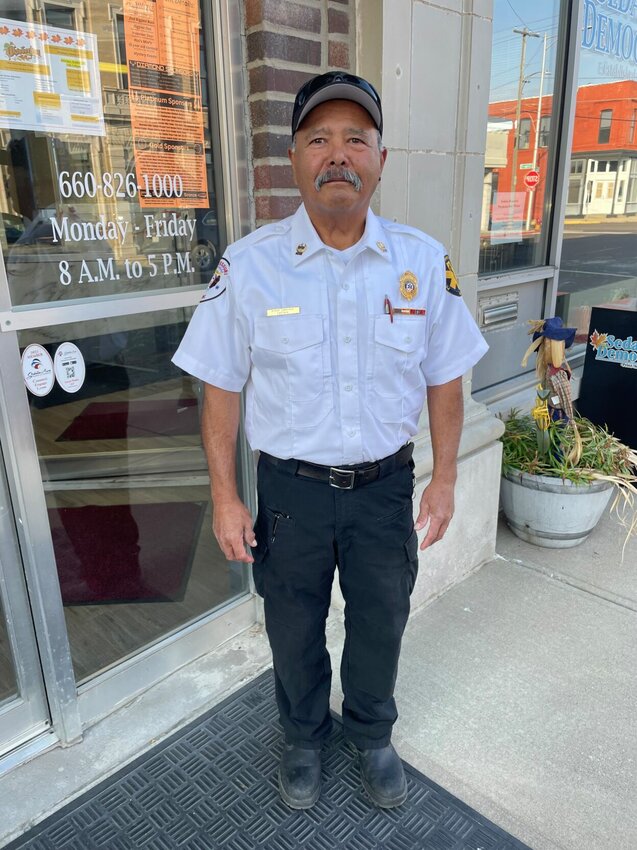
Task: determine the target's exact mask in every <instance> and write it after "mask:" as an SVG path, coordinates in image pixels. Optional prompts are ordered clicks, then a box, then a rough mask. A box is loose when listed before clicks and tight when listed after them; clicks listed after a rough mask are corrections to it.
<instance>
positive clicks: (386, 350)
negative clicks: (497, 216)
mask: <svg viewBox="0 0 637 850" xmlns="http://www.w3.org/2000/svg"><path fill="white" fill-rule="evenodd" d="M486 350H487V344H486V343H485V341H484V339H483V337H482V335H481V334H480V332H479V330H478V328H477V326H476V323H475V321H474V319H473V317H472V316H471V314H470V313H469V310H468V309H467V307H466V305H465V303H464V301H463V300H462V297H461V295H460V291H459V289H458V285H457V280H456V278H455V275H454V273H453V269H452V268H451V264H450V263H449V260H448V258H447V256H446V254H445V251H444V248H443V247H442V245H440V244H439V243H438V242H436V241H435V240H433V239H431V238H430V237H429V236H427V235H426V234H424V233H422V232H421V231H419V230H416V229H415V228H411V227H408V226H407V225H402V224H396V223H394V222H389V221H387V220H384V219H381V218H378V217H377V216H375V215H374V214H373V213H372V212H371V210H370V211H369V212H368V215H367V220H366V226H365V232H364V234H363V237H362V238H361V240H360V241H359V242H358V243H357V244H356V245H355V246H352V248H349V249H347V251H345V252H338V251H334V250H333V249H330V248H328V247H327V246H326V245H325V244H324V243H323V242H322V241H321V240H320V238H319V236H318V234H317V233H316V231H315V229H314V227H313V225H312V223H311V221H310V219H309V217H308V215H307V213H306V211H305V209H304V207H303V206H301V207H300V208H299V209H298V210H297V212H296V213H295V214H294V215H293V216H290V217H289V218H287V219H285V220H283V221H281V222H278V223H276V224H271V225H266V226H265V227H262V228H260V229H259V230H257V231H255V232H254V233H252V234H250V235H249V236H247V237H245V238H244V239H241V240H239V241H238V242H235V243H234V244H233V245H231V246H229V247H228V249H227V250H226V252H225V255H224V257H223V258H222V260H221V261H220V263H219V266H218V268H217V271H216V272H215V274H214V276H213V278H212V280H211V282H210V285H209V287H208V289H207V290H206V292H205V293H204V295H203V297H202V299H201V303H200V304H199V305H198V307H197V309H196V310H195V313H194V315H193V317H192V319H191V322H190V325H189V327H188V329H187V331H186V334H185V335H184V338H183V340H182V343H181V345H180V346H179V349H178V351H177V353H176V354H175V357H174V358H173V359H174V362H175V363H176V365H177V366H180V367H181V368H182V369H184V370H185V371H186V372H189V373H190V374H192V375H194V376H196V377H197V378H200V379H201V380H202V381H205V382H206V383H209V384H212V385H214V386H217V387H220V388H222V389H225V390H230V391H233V392H239V391H241V390H242V389H244V387H245V390H246V419H245V428H246V435H247V437H248V441H249V443H250V446H251V447H252V448H253V449H259V450H261V451H266V452H268V453H270V454H273V455H275V456H277V457H280V458H291V457H294V458H298V459H301V460H306V461H310V462H314V463H321V464H328V465H332V466H333V465H338V464H352V463H362V462H364V461H372V460H378V459H380V458H382V457H386V456H387V455H390V454H392V453H393V452H395V451H397V450H398V449H399V448H400V446H401V445H403V444H404V443H405V442H406V441H407V440H408V439H410V438H411V437H413V436H415V435H416V433H417V432H418V420H419V417H420V413H421V410H422V407H423V404H424V401H425V398H426V391H427V386H428V385H429V386H433V385H438V384H444V383H447V382H448V381H451V380H453V379H454V378H458V377H460V376H461V375H463V374H464V373H465V372H466V371H467V370H468V369H470V368H471V367H472V366H473V365H475V363H477V361H478V360H479V359H480V358H481V357H482V356H483V354H484V353H485V352H486Z"/></svg>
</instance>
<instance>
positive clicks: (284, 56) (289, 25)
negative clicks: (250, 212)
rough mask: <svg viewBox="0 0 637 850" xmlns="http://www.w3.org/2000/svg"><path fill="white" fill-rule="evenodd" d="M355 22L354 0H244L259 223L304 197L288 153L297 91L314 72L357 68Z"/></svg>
mask: <svg viewBox="0 0 637 850" xmlns="http://www.w3.org/2000/svg"><path fill="white" fill-rule="evenodd" d="M354 23H355V0H245V24H246V48H247V49H246V53H247V58H248V103H249V107H250V115H249V120H250V125H251V131H252V163H253V169H252V175H251V178H252V189H253V197H254V199H255V219H256V222H255V223H256V225H257V226H260V225H262V224H265V223H266V222H269V221H273V220H277V219H280V218H283V217H284V216H286V215H290V214H291V213H293V212H294V211H295V210H296V208H297V207H298V205H299V203H300V199H299V195H298V192H297V191H296V188H295V186H294V182H293V180H292V171H291V168H290V165H289V160H288V157H287V149H288V146H289V144H290V121H291V119H292V106H293V104H294V96H295V94H296V92H297V90H298V89H299V88H300V86H301V85H303V83H304V82H305V81H306V80H308V79H309V78H310V77H313V76H315V75H316V74H322V73H324V72H325V71H329V70H335V69H338V68H343V69H345V70H353V65H354V62H355V52H354Z"/></svg>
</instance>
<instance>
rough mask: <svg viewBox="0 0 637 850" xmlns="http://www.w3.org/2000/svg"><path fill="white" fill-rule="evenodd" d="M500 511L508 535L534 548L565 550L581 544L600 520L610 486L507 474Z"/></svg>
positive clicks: (602, 482)
mask: <svg viewBox="0 0 637 850" xmlns="http://www.w3.org/2000/svg"><path fill="white" fill-rule="evenodd" d="M500 494H501V499H502V509H503V511H504V515H505V517H506V521H507V523H508V524H509V527H510V529H511V531H512V532H513V533H514V534H516V535H517V536H518V537H520V538H521V539H522V540H526V541H527V542H528V543H534V544H535V545H536V546H548V547H551V548H554V549H566V548H568V547H570V546H577V545H578V543H583V542H584V540H586V538H587V537H588V535H589V534H590V533H591V531H592V530H593V529H594V528H595V526H596V525H597V523H598V522H599V520H600V519H601V517H602V514H603V513H604V510H605V509H606V506H607V505H608V502H609V501H610V497H611V496H612V494H613V485H612V484H610V483H609V482H608V481H594V482H591V483H590V484H573V482H572V481H563V480H562V479H561V478H551V477H549V476H547V475H530V474H529V473H528V472H518V471H516V470H507V471H506V472H504V473H503V474H502V487H501V491H500Z"/></svg>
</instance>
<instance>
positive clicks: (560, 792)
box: [0, 516, 637, 850]
mask: <svg viewBox="0 0 637 850" xmlns="http://www.w3.org/2000/svg"><path fill="white" fill-rule="evenodd" d="M622 543H623V533H622V531H621V529H620V528H619V526H618V525H617V524H616V523H615V522H614V521H613V520H612V519H610V518H609V517H608V516H607V517H605V518H604V520H603V521H602V523H601V525H600V526H599V527H598V529H596V531H595V532H594V533H593V534H592V535H591V537H590V538H589V540H588V541H586V542H585V543H584V544H582V545H581V546H579V547H576V548H574V549H570V550H551V549H538V548H536V547H533V546H530V545H529V544H526V543H523V542H522V541H520V540H518V539H517V538H516V537H514V536H513V535H512V534H511V533H510V532H509V531H508V529H507V528H506V527H505V526H504V525H501V526H500V529H499V535H498V542H497V551H498V557H497V558H496V559H495V560H494V561H491V562H490V563H488V564H486V565H485V566H483V567H482V568H481V569H479V570H478V571H477V572H475V573H473V574H472V575H470V576H469V577H468V578H466V579H465V580H464V581H463V582H461V583H460V584H458V585H456V586H455V587H453V588H452V589H451V590H449V591H447V592H446V593H445V594H444V595H443V596H441V597H440V598H438V599H436V600H434V601H433V602H430V603H429V604H428V605H426V606H425V607H424V608H423V609H421V610H420V611H417V612H415V614H414V616H413V617H412V619H411V620H410V623H409V626H408V629H407V632H406V635H405V639H404V645H403V653H402V660H401V670H400V675H399V679H398V684H397V693H396V697H397V701H398V705H399V710H400V719H399V722H398V724H397V727H396V730H395V735H394V741H395V743H396V746H397V749H398V750H399V752H400V753H401V755H402V756H403V758H405V759H406V760H407V761H409V762H410V763H411V764H413V765H414V766H415V767H417V768H418V769H419V770H421V771H422V772H423V773H425V774H426V775H427V776H429V777H430V778H431V779H433V780H434V781H435V782H438V783H439V784H440V785H442V786H443V787H445V788H446V789H448V790H449V791H450V792H451V793H452V794H455V795H456V796H457V797H459V798H460V799H462V800H464V801H465V802H466V803H468V804H469V805H470V806H473V807H474V808H475V809H477V810H478V811H479V812H481V813H482V814H483V815H485V816H486V817H488V818H490V819H491V820H492V821H494V822H495V823H497V824H498V825H500V826H501V827H503V828H504V829H506V830H507V831H509V832H511V833H512V834H513V835H515V836H516V837H518V838H520V839H521V840H522V841H524V842H525V843H527V844H528V845H529V846H530V847H532V848H533V850H635V848H637V721H636V720H635V715H636V713H637V706H636V702H637V700H636V699H635V697H636V696H637V676H636V671H637V541H632V542H631V543H630V544H629V545H628V547H627V549H626V557H625V561H624V563H623V564H620V557H621V546H622ZM341 619H342V618H341V616H340V614H339V612H335V615H334V616H333V617H332V618H331V621H330V626H329V630H328V634H329V645H330V649H331V651H332V661H333V667H334V669H335V670H338V659H339V658H340V652H341V648H342V636H343V635H342V624H341ZM269 663H270V658H269V650H268V647H267V642H266V640H265V637H264V635H263V631H262V630H261V629H260V628H258V627H257V628H254V629H251V630H250V631H249V632H245V633H244V634H242V635H241V636H239V637H238V638H236V639H234V640H232V641H230V642H229V643H228V644H226V645H224V646H223V647H221V648H220V649H219V650H218V651H217V652H214V653H210V654H209V655H207V656H205V657H203V658H201V659H198V660H197V661H195V662H193V663H192V664H189V665H187V666H186V667H184V668H182V669H181V670H179V671H177V672H176V673H175V674H173V675H172V676H171V677H169V678H168V679H165V680H163V681H162V682H160V683H159V684H158V685H156V686H155V687H154V688H151V689H150V690H149V691H147V692H146V693H144V694H143V695H142V696H140V697H138V698H137V699H135V700H134V701H133V702H132V703H130V704H128V705H127V706H124V707H123V708H121V709H120V710H119V711H117V712H115V713H114V714H112V715H110V716H109V717H107V718H105V719H104V720H103V721H101V722H100V723H98V724H96V725H95V726H93V727H91V728H90V729H89V730H87V733H86V735H85V738H84V741H83V742H82V744H81V745H78V746H76V747H71V748H70V749H68V750H61V749H54V750H51V751H50V752H48V753H45V754H44V755H42V756H40V757H39V758H37V759H35V760H34V761H32V762H30V763H28V764H26V765H24V766H22V767H20V768H19V769H17V770H14V771H13V772H11V773H9V774H7V775H6V776H4V777H0V847H1V846H3V845H4V843H5V842H6V841H8V840H9V839H10V838H12V837H15V836H17V835H19V834H21V833H22V832H24V831H25V830H26V829H27V828H28V826H29V825H31V824H34V823H36V822H38V821H39V820H41V819H42V818H44V817H46V816H47V815H48V814H50V813H51V812H53V811H54V810H55V809H57V808H59V807H60V806H61V805H63V804H65V803H67V802H69V801H70V800H72V799H73V798H74V797H76V796H78V795H79V794H81V793H83V792H84V791H86V790H87V789H88V788H90V787H91V786H92V785H94V784H96V783H97V782H99V781H101V780H102V779H104V778H105V777H106V776H108V775H109V774H110V773H112V772H114V771H115V770H117V769H119V768H121V767H122V766H123V765H124V764H125V763H127V762H128V761H131V760H132V759H133V758H135V757H136V756H137V755H139V754H140V753H141V752H144V751H145V750H146V749H148V748H149V747H151V746H153V745H154V744H156V743H158V741H159V740H160V739H161V738H162V737H164V736H166V735H168V734H169V733H170V732H173V731H175V729H176V728H178V727H179V726H182V725H185V722H186V721H187V720H188V719H191V718H193V717H196V716H198V715H199V714H201V713H203V712H204V711H206V710H207V709H208V708H210V707H211V706H212V705H215V704H216V703H217V702H219V701H220V700H221V699H223V698H224V697H225V696H227V695H228V694H229V693H231V692H232V691H234V690H236V689H237V688H238V687H240V686H241V685H242V684H243V683H245V682H246V681H247V680H249V679H250V678H253V677H254V676H256V675H258V673H259V672H260V671H261V670H262V669H263V668H264V667H265V666H268V665H269ZM340 701H341V695H340V693H339V692H338V685H337V677H335V680H334V693H333V707H334V708H335V710H336V711H340ZM414 850H416V848H414Z"/></svg>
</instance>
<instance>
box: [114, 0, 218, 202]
mask: <svg viewBox="0 0 637 850" xmlns="http://www.w3.org/2000/svg"><path fill="white" fill-rule="evenodd" d="M199 32H200V20H199V3H198V2H197V0H124V33H125V38H126V58H127V61H128V86H129V88H128V92H129V98H130V115H131V128H132V134H133V144H134V147H135V164H136V171H137V182H138V184H139V185H140V186H143V187H144V190H145V191H144V192H142V193H141V194H140V197H139V200H140V204H141V206H142V207H150V208H163V209H165V208H167V207H171V208H174V209H180V208H186V209H191V208H192V207H208V206H209V201H208V179H207V169H206V154H205V148H204V121H203V111H202V99H201V78H200V73H199Z"/></svg>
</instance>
